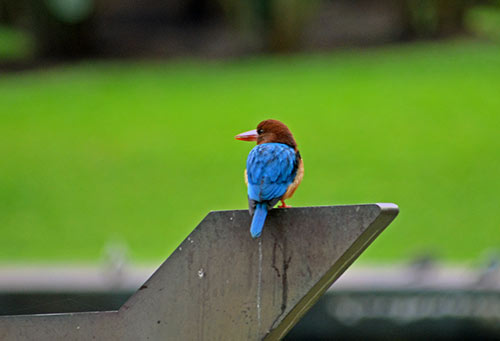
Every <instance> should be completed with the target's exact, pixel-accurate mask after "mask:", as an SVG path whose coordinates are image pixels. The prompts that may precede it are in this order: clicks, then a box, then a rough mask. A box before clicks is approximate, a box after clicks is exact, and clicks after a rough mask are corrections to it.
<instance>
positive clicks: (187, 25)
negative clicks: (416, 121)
mask: <svg viewBox="0 0 500 341" xmlns="http://www.w3.org/2000/svg"><path fill="white" fill-rule="evenodd" d="M478 4H481V5H489V6H496V7H498V6H500V2H498V1H494V0H489V1H488V0H405V1H398V0H380V1H369V0H354V1H348V0H309V1H305V0H247V1H236V0H218V1H208V0H185V1H183V0H170V1H159V0H142V1H139V0H132V1H125V2H124V1H117V0H0V25H2V23H3V25H9V26H16V27H21V28H24V29H27V30H29V31H30V32H31V33H32V35H33V37H34V40H35V41H36V57H37V58H45V59H47V58H50V59H57V58H63V59H69V58H82V57H91V56H96V57H115V58H116V57H168V56H185V55H189V56H202V57H219V58H220V57H231V56H241V55H248V54H252V53H260V52H289V51H297V50H323V49H331V48H335V47H338V46H366V45H376V44H382V43H388V42H398V41H408V40H414V39H435V38H446V37H451V36H456V35H459V34H463V33H464V32H466V13H467V11H468V9H469V8H470V7H471V6H476V5H478Z"/></svg>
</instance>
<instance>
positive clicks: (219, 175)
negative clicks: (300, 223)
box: [0, 41, 500, 261]
mask: <svg viewBox="0 0 500 341" xmlns="http://www.w3.org/2000/svg"><path fill="white" fill-rule="evenodd" d="M499 56H500V47H499V46H496V45H490V44H486V43H475V42H467V41H465V42H448V43H441V44H437V43H436V44H417V45H407V46H403V47H389V48H383V49H372V50H359V51H358V50H353V51H344V52H341V53H336V54H325V55H316V56H305V55H304V56H294V57H272V58H255V59H250V60H242V61H232V62H201V61H188V62H181V61H176V62H165V63H160V62H157V63H152V62H149V63H147V62H142V63H122V62H120V63H104V62H103V63H96V64H94V63H83V64H79V65H74V66H68V67H62V68H58V69H53V70H48V71H40V72H29V73H25V74H22V75H19V74H13V75H1V76H0V103H1V106H0V160H1V161H0V162H1V163H0V233H1V238H0V260H3V261H46V260H57V261H75V260H84V261H87V260H90V261H92V260H97V259H99V257H101V254H102V250H103V247H104V246H105V245H106V244H107V243H109V242H113V241H119V242H124V243H127V244H128V246H129V247H130V251H131V255H132V258H133V259H134V260H136V261H151V260H155V261H157V260H160V259H161V258H164V257H166V256H167V255H168V254H169V253H170V252H171V251H172V250H173V249H174V248H175V247H176V246H177V245H178V243H179V242H180V241H181V240H182V239H183V238H184V237H185V236H186V235H187V234H188V233H189V232H190V231H191V230H192V229H193V228H194V227H195V226H196V224H197V223H198V222H199V221H200V220H201V219H202V218H203V217H204V216H205V215H206V213H207V212H208V211H210V210H224V209H237V208H240V209H243V208H246V204H247V201H246V192H245V191H246V189H245V185H244V183H243V169H244V165H245V160H246V156H247V154H248V152H249V150H250V149H251V148H252V147H253V145H252V144H250V143H245V142H240V141H236V140H234V139H233V136H234V135H235V134H237V133H239V132H241V131H245V130H249V129H253V128H254V127H255V126H256V124H257V123H258V122H259V121H260V120H262V119H267V118H271V117H272V118H277V119H280V120H282V121H284V122H286V123H287V124H288V125H289V127H290V128H291V129H292V131H293V132H294V134H295V137H296V139H297V141H298V143H299V147H300V150H301V153H302V155H303V158H304V163H305V167H306V173H305V177H304V181H303V183H302V185H301V187H300V188H299V189H298V191H297V192H296V194H295V197H294V198H293V199H292V200H291V201H290V202H289V204H291V205H293V206H306V205H334V204H352V203H368V202H395V203H397V204H399V206H400V209H401V212H400V215H399V217H398V218H397V220H396V221H395V222H394V224H392V225H391V226H390V227H389V228H388V229H387V230H386V231H385V232H384V233H383V234H382V235H381V236H380V237H379V239H378V240H377V241H376V242H375V243H374V244H373V245H372V246H371V247H370V248H369V249H368V250H367V252H366V253H365V255H364V256H363V257H362V259H363V260H364V261H405V260H408V259H409V258H411V257H413V256H415V255H418V254H421V253H424V252H434V253H436V254H437V255H439V256H440V257H442V258H443V259H445V260H447V261H470V260H475V259H478V258H480V257H482V255H483V253H484V252H485V250H489V249H494V248H498V245H500V233H499V223H500V219H499V218H500V217H499V209H500V200H499V193H500V177H499V175H500V134H499V130H500V95H499V94H500V81H499V80H500V58H499ZM249 238H250V236H249Z"/></svg>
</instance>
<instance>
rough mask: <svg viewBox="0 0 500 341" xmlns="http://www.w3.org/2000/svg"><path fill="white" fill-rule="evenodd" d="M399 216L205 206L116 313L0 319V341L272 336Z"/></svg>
mask: <svg viewBox="0 0 500 341" xmlns="http://www.w3.org/2000/svg"><path fill="white" fill-rule="evenodd" d="M397 214H398V208H397V206H396V205H394V204H370V205H351V206H326V207H302V208H288V209H275V210H272V211H270V213H269V216H268V218H267V221H266V224H265V227H264V232H263V234H262V237H261V238H260V239H257V240H254V239H252V238H251V237H250V235H249V232H248V229H249V226H250V216H249V215H248V212H247V211H245V210H240V211H220V212H211V213H209V214H208V215H207V216H206V217H205V219H204V220H203V221H202V222H201V223H200V224H199V225H198V226H197V227H196V228H195V229H194V230H193V232H192V233H191V234H190V235H189V236H188V237H187V238H186V239H185V240H184V241H183V242H182V243H181V245H180V246H179V247H178V248H177V249H176V250H175V252H174V253H172V255H171V256H170V257H169V258H168V259H167V260H166V261H165V262H164V263H163V264H162V265H161V266H160V268H159V269H158V270H157V271H156V272H155V273H154V274H153V275H152V276H151V278H150V279H149V280H147V281H146V283H144V285H142V286H141V288H140V289H139V290H138V291H137V293H136V294H134V295H133V296H132V297H131V298H130V299H129V300H128V301H127V302H126V303H125V304H124V305H123V306H122V307H121V308H120V310H119V311H115V312H95V313H78V314H47V315H28V316H7V317H0V340H92V339H95V340H245V339H247V340H260V339H266V340H278V339H280V338H282V337H283V336H285V335H286V333H287V332H288V331H289V330H290V329H291V328H292V327H293V325H294V324H295V323H297V321H298V320H299V319H300V318H301V317H302V316H303V315H304V314H305V312H306V311H307V310H308V309H309V308H310V307H311V306H312V305H313V304H314V303H315V302H316V301H317V300H318V299H319V297H320V296H321V295H322V294H323V293H324V292H325V291H326V290H327V289H328V287H329V286H330V285H331V284H332V283H333V282H334V281H335V280H336V279H337V278H338V277H339V276H340V275H341V274H342V273H343V272H344V271H345V270H346V269H347V267H349V265H351V264H352V262H353V261H354V260H355V259H356V258H357V257H358V256H359V255H360V254H361V252H363V250H364V249H365V248H366V247H367V246H368V245H369V244H370V243H371V242H372V241H373V240H374V239H375V238H376V237H377V236H378V235H379V234H380V233H381V232H382V230H383V229H384V228H385V227H386V226H387V225H389V224H390V222H391V221H392V220H393V219H394V218H395V217H396V215H397Z"/></svg>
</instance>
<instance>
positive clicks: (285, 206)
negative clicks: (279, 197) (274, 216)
mask: <svg viewBox="0 0 500 341" xmlns="http://www.w3.org/2000/svg"><path fill="white" fill-rule="evenodd" d="M290 207H292V206H290V205H287V204H285V203H284V202H283V201H282V202H281V205H279V206H278V208H290Z"/></svg>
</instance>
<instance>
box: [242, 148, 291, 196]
mask: <svg viewBox="0 0 500 341" xmlns="http://www.w3.org/2000/svg"><path fill="white" fill-rule="evenodd" d="M296 173H297V158H296V155H295V150H294V149H293V148H292V147H290V146H287V145H286V144H282V143H263V144H259V145H257V146H256V147H254V148H253V149H252V150H251V151H250V154H249V155H248V159H247V177H248V197H249V199H251V200H254V201H257V202H263V201H270V200H272V199H277V198H281V197H282V196H283V194H285V192H286V190H287V188H288V186H289V185H290V184H291V183H292V182H293V180H294V179H295V175H296Z"/></svg>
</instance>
